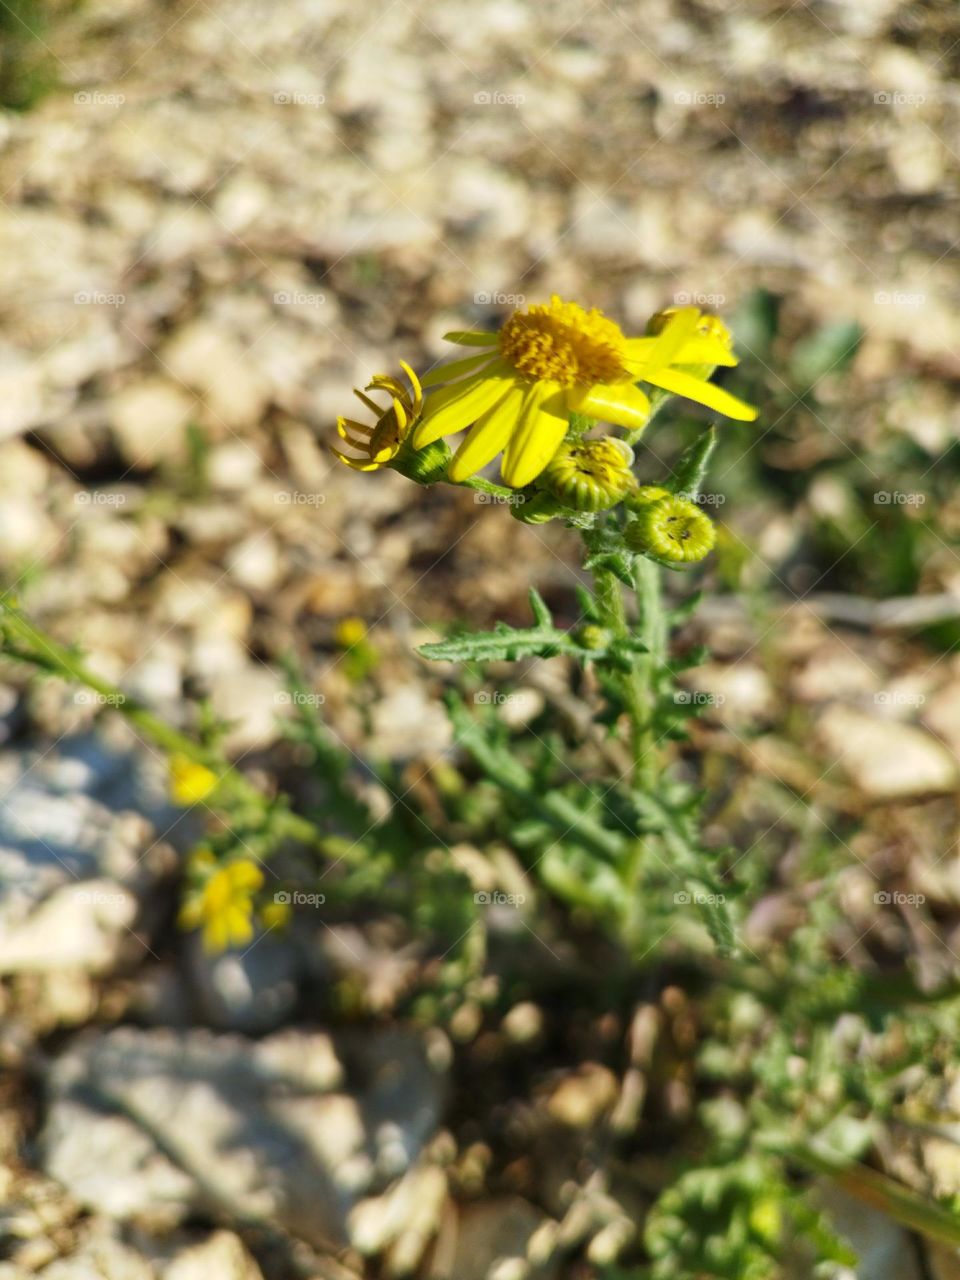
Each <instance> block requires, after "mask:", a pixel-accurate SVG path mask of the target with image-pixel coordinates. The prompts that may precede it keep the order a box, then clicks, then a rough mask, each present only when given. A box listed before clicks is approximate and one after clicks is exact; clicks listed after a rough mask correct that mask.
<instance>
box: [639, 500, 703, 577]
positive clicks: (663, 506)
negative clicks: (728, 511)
mask: <svg viewBox="0 0 960 1280" xmlns="http://www.w3.org/2000/svg"><path fill="white" fill-rule="evenodd" d="M624 537H625V540H626V543H627V546H628V547H630V548H631V550H633V551H639V552H641V553H647V552H649V553H650V554H652V555H655V556H658V557H659V558H660V559H661V560H669V561H671V562H672V563H674V564H693V563H694V562H696V561H697V560H703V559H704V557H705V556H707V555H708V554H709V553H710V551H711V550H712V549H713V544H714V543H715V542H716V540H717V531H716V529H715V528H714V524H713V521H712V520H711V519H710V517H709V516H706V515H704V513H703V512H702V511H701V510H700V508H699V507H698V506H697V505H696V504H695V503H693V502H690V501H689V499H687V498H678V497H676V496H675V495H673V494H668V495H667V496H666V497H665V498H657V499H656V500H655V501H653V502H647V503H645V504H644V505H643V506H642V507H641V508H640V510H639V513H638V515H637V518H636V520H634V521H633V522H632V523H631V524H629V525H628V526H627V529H626V533H625V535H624Z"/></svg>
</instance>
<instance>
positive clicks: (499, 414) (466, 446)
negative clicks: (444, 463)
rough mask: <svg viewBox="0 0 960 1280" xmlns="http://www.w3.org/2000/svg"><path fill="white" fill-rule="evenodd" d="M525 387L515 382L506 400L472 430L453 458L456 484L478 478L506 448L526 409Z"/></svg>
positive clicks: (450, 473) (451, 468) (449, 471)
mask: <svg viewBox="0 0 960 1280" xmlns="http://www.w3.org/2000/svg"><path fill="white" fill-rule="evenodd" d="M523 400H524V388H523V387H522V386H521V385H520V384H519V383H515V384H514V385H513V386H512V387H511V388H510V390H509V391H508V392H507V394H506V395H505V396H504V398H503V399H502V400H500V401H499V402H498V403H497V404H495V405H494V406H493V408H492V409H488V410H487V412H486V413H485V414H484V415H483V417H482V418H481V419H480V420H479V421H478V422H476V423H475V424H474V425H473V426H472V427H471V428H470V431H469V433H468V435H467V437H466V439H465V440H464V441H463V442H462V443H461V445H460V448H459V449H458V450H457V452H456V453H455V454H454V456H453V460H452V462H451V463H450V466H449V467H448V468H447V475H448V476H449V477H450V479H451V480H452V481H453V483H454V484H460V483H462V481H464V480H467V479H469V478H470V476H474V475H476V474H477V472H478V471H480V470H481V469H482V468H483V467H485V466H486V465H487V463H488V462H490V461H491V459H493V458H495V457H496V456H497V454H498V453H499V452H500V451H501V450H502V449H503V448H504V446H505V445H506V444H507V441H508V440H509V439H510V433H511V431H513V429H514V427H515V426H516V425H517V418H518V415H519V413H520V410H521V408H522V407H523Z"/></svg>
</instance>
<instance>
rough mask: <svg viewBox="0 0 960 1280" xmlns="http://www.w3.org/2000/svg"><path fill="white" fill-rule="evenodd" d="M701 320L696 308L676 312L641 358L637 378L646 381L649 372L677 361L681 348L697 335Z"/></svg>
mask: <svg viewBox="0 0 960 1280" xmlns="http://www.w3.org/2000/svg"><path fill="white" fill-rule="evenodd" d="M699 319H700V312H699V310H698V309H697V308H696V307H681V308H680V310H679V311H676V312H674V314H673V315H672V316H671V317H670V319H669V320H668V321H667V323H666V324H665V325H664V326H663V329H662V330H661V332H660V333H658V334H657V336H656V337H655V338H654V340H653V346H652V347H650V348H649V350H648V351H646V352H645V353H644V354H643V356H642V357H641V360H640V368H639V370H637V371H636V373H635V376H637V377H640V378H643V379H645V380H646V376H647V371H648V370H651V369H664V368H666V366H667V365H668V364H671V363H672V362H673V361H675V360H676V358H677V353H678V352H679V350H680V348H681V347H683V346H685V345H686V343H687V342H688V341H689V339H690V338H692V337H694V335H695V334H696V330H697V321H698V320H699Z"/></svg>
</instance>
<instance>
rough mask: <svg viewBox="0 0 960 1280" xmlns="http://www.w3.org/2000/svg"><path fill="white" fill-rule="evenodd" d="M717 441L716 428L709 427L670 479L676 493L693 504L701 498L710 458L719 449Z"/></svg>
mask: <svg viewBox="0 0 960 1280" xmlns="http://www.w3.org/2000/svg"><path fill="white" fill-rule="evenodd" d="M717 439H718V436H717V429H716V427H709V428H708V429H707V430H706V431H704V432H702V433H701V434H700V435H699V436H698V437H697V438H696V440H694V442H693V444H692V445H691V446H690V448H689V449H687V450H686V451H685V452H684V453H683V455H682V456H681V458H680V461H679V462H678V463H677V465H676V468H675V470H674V473H673V475H672V476H671V477H670V488H671V489H672V490H673V492H674V493H678V494H681V495H682V496H683V497H684V498H689V499H690V501H691V502H693V501H695V500H696V499H697V498H698V497H699V496H700V488H701V486H702V485H703V478H704V476H705V475H706V474H707V467H708V466H709V465H710V457H711V455H712V453H713V451H714V449H715V448H716V447H717Z"/></svg>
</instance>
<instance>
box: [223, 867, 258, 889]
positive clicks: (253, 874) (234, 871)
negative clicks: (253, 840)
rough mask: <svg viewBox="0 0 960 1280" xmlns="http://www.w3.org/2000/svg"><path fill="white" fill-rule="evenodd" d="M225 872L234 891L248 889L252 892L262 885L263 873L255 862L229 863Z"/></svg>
mask: <svg viewBox="0 0 960 1280" xmlns="http://www.w3.org/2000/svg"><path fill="white" fill-rule="evenodd" d="M226 870H227V872H228V874H229V876H230V883H231V884H232V885H233V887H234V888H235V889H249V890H250V891H251V892H253V891H254V890H256V889H259V888H260V887H261V885H262V884H263V872H262V871H261V870H260V868H259V867H258V866H257V864H256V863H255V862H247V861H246V860H244V861H243V862H231V863H230V865H229V867H227V868H226Z"/></svg>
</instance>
